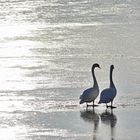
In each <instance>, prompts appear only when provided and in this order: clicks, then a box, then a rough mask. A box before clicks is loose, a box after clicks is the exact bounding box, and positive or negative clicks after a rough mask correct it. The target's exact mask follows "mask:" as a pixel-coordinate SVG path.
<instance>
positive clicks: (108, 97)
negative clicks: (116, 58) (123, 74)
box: [99, 65, 117, 107]
mask: <svg viewBox="0 0 140 140" xmlns="http://www.w3.org/2000/svg"><path fill="white" fill-rule="evenodd" d="M113 69H114V66H113V65H111V66H110V87H109V88H106V89H104V90H103V91H102V92H101V95H100V101H99V103H106V106H107V103H109V102H111V107H113V106H112V104H113V100H114V98H115V96H116V94H117V90H116V87H115V85H114V83H113V79H112V73H113ZM107 107H108V106H107Z"/></svg>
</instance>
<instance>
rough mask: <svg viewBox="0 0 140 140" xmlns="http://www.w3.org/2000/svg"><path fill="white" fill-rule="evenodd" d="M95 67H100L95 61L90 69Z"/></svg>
mask: <svg viewBox="0 0 140 140" xmlns="http://www.w3.org/2000/svg"><path fill="white" fill-rule="evenodd" d="M96 67H97V68H101V67H100V65H99V64H97V63H95V64H93V66H92V69H94V68H96Z"/></svg>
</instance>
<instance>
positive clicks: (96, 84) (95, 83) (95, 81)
mask: <svg viewBox="0 0 140 140" xmlns="http://www.w3.org/2000/svg"><path fill="white" fill-rule="evenodd" d="M92 76H93V81H94V85H93V87H94V88H95V87H96V88H99V87H98V83H97V80H96V77H95V73H94V68H93V69H92Z"/></svg>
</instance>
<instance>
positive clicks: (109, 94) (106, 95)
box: [100, 88, 116, 103]
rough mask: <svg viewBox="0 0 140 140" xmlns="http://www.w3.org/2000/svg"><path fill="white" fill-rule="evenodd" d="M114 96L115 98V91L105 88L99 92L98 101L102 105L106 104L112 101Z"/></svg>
mask: <svg viewBox="0 0 140 140" xmlns="http://www.w3.org/2000/svg"><path fill="white" fill-rule="evenodd" d="M115 96H116V93H115V90H114V89H113V88H107V89H104V90H103V91H102V92H101V96H100V101H101V102H102V103H108V102H110V101H112V100H113V99H114V97H115Z"/></svg>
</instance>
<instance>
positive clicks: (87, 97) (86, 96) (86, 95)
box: [80, 88, 93, 101]
mask: <svg viewBox="0 0 140 140" xmlns="http://www.w3.org/2000/svg"><path fill="white" fill-rule="evenodd" d="M92 92H93V88H88V89H86V90H85V91H84V92H83V94H82V95H81V96H80V99H81V100H83V101H89V100H91V95H92Z"/></svg>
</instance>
